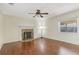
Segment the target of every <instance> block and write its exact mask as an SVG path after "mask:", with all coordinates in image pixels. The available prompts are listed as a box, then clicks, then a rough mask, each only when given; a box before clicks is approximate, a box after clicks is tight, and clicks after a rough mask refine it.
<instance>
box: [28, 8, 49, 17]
mask: <svg viewBox="0 0 79 59" xmlns="http://www.w3.org/2000/svg"><path fill="white" fill-rule="evenodd" d="M28 14H35V15H34V16H33V17H35V16H37V15H39V16H40V17H41V18H42V17H43V16H42V15H48V13H41V12H40V10H39V9H37V11H36V13H28Z"/></svg>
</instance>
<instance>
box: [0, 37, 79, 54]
mask: <svg viewBox="0 0 79 59" xmlns="http://www.w3.org/2000/svg"><path fill="white" fill-rule="evenodd" d="M0 54H1V55H77V54H79V46H78V45H74V44H69V43H65V42H61V41H57V40H52V39H47V38H42V39H41V38H38V39H35V40H32V41H28V42H21V41H18V42H11V43H6V44H4V45H3V47H2V48H1V53H0Z"/></svg>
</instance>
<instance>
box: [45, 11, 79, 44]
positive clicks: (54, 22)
mask: <svg viewBox="0 0 79 59" xmlns="http://www.w3.org/2000/svg"><path fill="white" fill-rule="evenodd" d="M76 16H77V17H78V16H79V10H77V11H73V12H70V13H66V14H62V15H60V16H58V17H54V18H52V17H51V18H49V19H48V23H47V27H48V28H47V35H46V37H47V38H51V39H56V40H60V41H65V42H69V43H73V44H78V45H79V33H60V32H58V22H59V21H65V20H68V19H71V18H72V19H74V17H76Z"/></svg>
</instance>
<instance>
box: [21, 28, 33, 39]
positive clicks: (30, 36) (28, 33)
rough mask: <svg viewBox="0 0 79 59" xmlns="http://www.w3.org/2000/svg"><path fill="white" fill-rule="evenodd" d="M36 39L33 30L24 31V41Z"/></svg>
mask: <svg viewBox="0 0 79 59" xmlns="http://www.w3.org/2000/svg"><path fill="white" fill-rule="evenodd" d="M33 38H34V33H33V29H22V40H29V39H33Z"/></svg>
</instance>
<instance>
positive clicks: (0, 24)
mask: <svg viewBox="0 0 79 59" xmlns="http://www.w3.org/2000/svg"><path fill="white" fill-rule="evenodd" d="M2 40H3V20H2V15H0V48H1V46H2V44H3V43H2V42H3V41H2Z"/></svg>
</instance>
